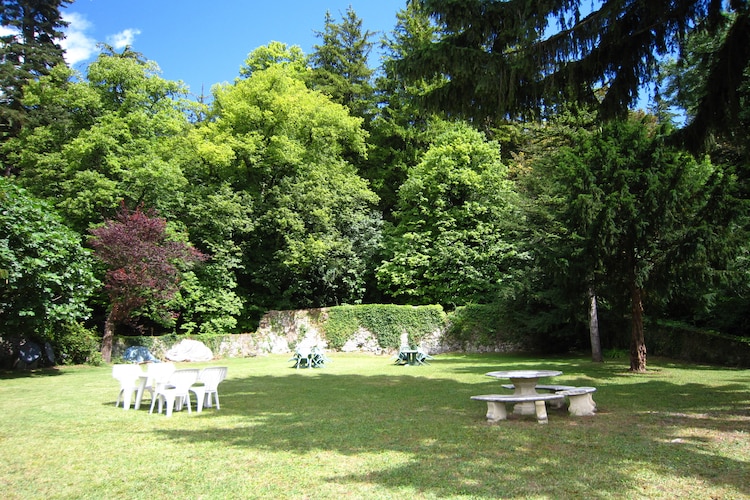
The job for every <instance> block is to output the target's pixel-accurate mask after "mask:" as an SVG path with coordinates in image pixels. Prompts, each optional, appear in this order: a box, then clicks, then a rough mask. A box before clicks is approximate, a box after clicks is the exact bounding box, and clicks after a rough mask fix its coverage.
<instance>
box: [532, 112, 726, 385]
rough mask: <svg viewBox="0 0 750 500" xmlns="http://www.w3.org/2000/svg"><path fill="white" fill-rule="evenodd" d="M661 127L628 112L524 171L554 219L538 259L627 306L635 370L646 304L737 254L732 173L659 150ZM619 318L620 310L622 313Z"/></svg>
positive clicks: (705, 278)
mask: <svg viewBox="0 0 750 500" xmlns="http://www.w3.org/2000/svg"><path fill="white" fill-rule="evenodd" d="M667 132H668V131H667V130H664V129H663V128H662V127H658V126H656V125H655V124H654V122H653V118H650V117H644V116H638V115H636V116H633V117H631V118H630V119H629V120H627V121H620V120H615V121H612V122H610V123H607V124H606V125H604V126H603V127H601V128H597V129H595V130H592V131H588V130H583V129H580V130H578V131H573V133H571V135H570V136H569V138H568V144H567V145H562V146H559V147H557V148H555V149H554V150H551V151H550V153H549V154H548V155H546V156H545V157H543V158H541V159H540V160H539V161H538V162H537V163H536V165H535V170H534V172H533V173H532V174H531V175H533V176H537V177H539V178H540V179H543V180H542V181H541V182H543V183H545V184H547V186H548V188H547V191H546V192H544V197H540V199H543V200H544V203H546V204H548V205H549V206H551V207H553V209H552V210H553V212H555V213H556V215H555V216H554V221H553V223H552V224H548V225H550V226H557V227H558V228H559V230H558V231H557V233H556V234H552V233H551V234H550V235H549V236H548V237H547V238H546V240H545V241H546V243H547V244H546V245H544V246H542V248H541V249H540V254H542V256H543V258H544V259H546V262H547V263H548V265H547V266H546V269H547V270H548V272H550V273H554V274H556V275H557V276H559V280H560V281H561V282H564V285H565V286H566V287H567V289H568V290H569V291H572V292H573V293H577V294H578V296H585V295H586V294H587V293H588V292H589V290H594V291H595V292H596V294H597V295H598V296H602V297H606V298H607V299H608V300H609V302H610V303H619V304H629V315H630V319H631V358H630V368H631V370H633V371H638V372H640V371H645V369H646V344H645V337H644V314H645V312H646V310H647V305H651V306H653V307H656V306H659V305H661V304H664V303H668V302H669V301H670V299H672V298H673V297H674V296H675V294H676V293H677V292H678V291H679V290H680V289H681V288H685V287H693V286H696V285H697V284H704V285H708V287H709V288H710V285H711V283H712V281H713V280H714V279H715V278H716V276H717V272H716V270H717V269H726V265H727V262H728V261H729V260H730V259H731V256H732V255H734V254H735V253H736V251H737V243H738V241H737V238H734V237H733V236H732V235H733V233H734V232H735V230H736V221H737V219H736V217H737V215H738V214H739V213H740V210H738V207H737V206H736V200H735V199H734V195H735V194H736V193H735V191H734V190H735V187H736V186H735V184H734V180H733V179H732V176H731V175H729V174H728V172H727V171H726V170H725V169H723V168H721V167H720V166H717V165H714V164H712V163H711V162H710V161H708V160H707V159H703V160H701V161H698V160H696V159H695V158H693V157H692V156H691V155H689V154H687V153H685V152H683V151H680V150H678V149H676V148H674V147H670V146H669V145H668V144H665V136H666V134H667ZM623 312H624V311H623Z"/></svg>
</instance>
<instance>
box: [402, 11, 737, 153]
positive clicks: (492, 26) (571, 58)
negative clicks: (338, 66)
mask: <svg viewBox="0 0 750 500" xmlns="http://www.w3.org/2000/svg"><path fill="white" fill-rule="evenodd" d="M421 3H422V4H423V6H424V7H425V9H426V10H427V11H428V12H429V13H430V14H431V16H432V18H433V20H434V21H436V23H437V25H438V27H439V29H440V31H441V37H440V39H439V40H438V41H436V42H434V43H430V44H426V45H424V46H423V47H421V48H420V49H418V50H416V51H413V52H412V53H411V55H409V56H408V57H405V58H404V59H402V60H401V61H400V64H399V65H398V69H399V73H400V74H401V75H402V76H404V77H407V78H411V79H413V78H423V77H425V76H435V75H440V76H443V77H445V80H444V84H443V85H441V86H440V87H437V88H435V89H432V90H431V91H430V92H429V94H427V96H426V99H425V102H426V103H427V104H428V105H430V106H431V107H434V108H437V109H440V110H442V111H448V112H450V113H453V114H461V115H464V116H467V117H470V118H473V119H477V120H480V119H492V120H494V121H498V120H501V119H507V118H510V119H517V118H524V119H525V118H533V117H538V116H540V115H542V114H545V113H549V112H550V111H554V110H555V109H556V107H557V106H558V105H559V104H560V103H564V102H569V101H574V102H578V103H581V104H583V103H586V104H593V105H596V106H597V107H598V108H599V111H600V116H601V117H602V118H605V119H606V118H612V117H620V118H623V117H625V116H626V115H627V111H628V109H629V108H630V107H632V106H633V105H634V104H635V103H636V102H637V101H638V99H639V98H640V91H641V89H642V88H643V86H644V85H646V84H649V83H652V82H653V81H654V79H655V78H656V76H657V75H658V72H659V67H660V65H661V63H662V59H663V57H664V56H666V55H668V54H670V53H673V52H675V51H678V50H679V48H680V42H681V41H682V40H683V39H684V38H685V36H686V35H687V34H688V33H691V32H695V31H705V32H706V33H709V34H717V36H718V33H720V32H721V33H726V35H725V36H724V35H722V36H724V38H723V41H722V43H719V44H717V45H716V46H715V48H714V50H713V52H712V54H711V57H710V61H711V62H710V65H708V67H707V68H706V82H707V83H708V85H707V87H706V90H705V92H703V93H702V94H701V95H700V98H699V103H698V105H697V106H696V112H695V115H694V119H693V120H692V121H691V122H690V123H689V124H688V126H687V127H686V128H685V130H684V131H683V133H682V134H681V135H682V136H683V137H684V138H685V139H686V141H685V142H686V143H687V144H696V143H698V144H700V143H701V142H702V141H703V140H704V139H706V138H707V137H708V136H710V135H711V134H712V133H716V132H719V133H721V132H723V131H725V130H727V128H729V127H731V126H732V124H733V123H735V122H736V120H737V115H738V113H737V110H739V109H741V108H742V106H741V97H740V96H741V93H740V92H739V91H738V89H740V87H741V86H742V85H743V84H746V82H747V79H748V75H749V74H750V72H749V71H748V67H749V65H750V64H749V63H750V2H748V0H731V1H729V2H721V1H716V0H712V1H708V0H674V1H672V2H654V1H652V0H629V1H624V0H603V1H600V2H595V3H593V4H592V3H590V2H585V1H582V0H550V1H544V2H541V1H540V2H529V1H528V0H507V1H503V2H497V1H490V0H421ZM726 13H731V14H732V15H731V16H727V15H724V14H726Z"/></svg>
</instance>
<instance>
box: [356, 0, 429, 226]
mask: <svg viewBox="0 0 750 500" xmlns="http://www.w3.org/2000/svg"><path fill="white" fill-rule="evenodd" d="M396 18H397V22H396V27H395V28H394V29H393V31H392V32H391V33H389V34H387V35H385V36H383V38H382V40H381V48H382V49H383V57H382V61H383V62H382V65H381V69H380V72H379V76H378V78H377V79H376V80H375V92H376V98H377V102H378V103H377V113H376V115H375V119H374V120H373V121H372V123H371V125H370V139H369V142H370V143H371V144H372V145H373V147H372V148H371V149H370V151H369V152H368V155H367V159H366V160H365V161H364V162H363V163H362V164H361V165H360V172H361V173H362V175H363V176H364V177H366V178H367V179H368V180H369V181H370V185H371V186H372V187H373V190H374V191H375V192H376V193H377V194H378V196H379V197H380V209H381V211H382V212H383V216H384V217H385V218H386V220H391V219H392V217H391V214H392V212H393V211H394V210H395V209H396V204H397V198H398V194H397V193H398V189H399V187H400V186H401V184H403V182H404V181H405V180H406V175H407V171H408V169H409V168H410V167H413V166H415V165H416V164H417V163H418V162H419V156H420V155H421V154H422V152H423V151H424V150H425V149H427V147H428V146H429V143H430V141H431V140H432V137H431V136H430V133H429V132H428V129H429V123H430V118H431V116H432V114H431V113H427V112H424V111H423V110H422V109H421V108H420V107H419V106H418V102H417V100H418V98H419V96H420V95H421V94H422V93H423V92H424V91H425V89H427V88H429V86H430V85H431V83H430V82H428V81H426V80H425V81H418V82H413V83H411V84H407V83H405V82H404V81H403V80H402V79H400V78H398V75H396V73H395V71H394V68H393V64H394V62H395V61H397V60H399V59H401V58H403V57H405V56H406V55H407V54H409V53H410V51H412V50H413V49H414V48H415V47H419V46H421V44H423V43H429V42H431V41H433V40H434V39H435V36H436V34H435V28H434V26H432V24H431V23H430V20H429V18H428V17H427V15H426V14H425V13H424V11H423V10H422V9H421V8H420V6H419V3H418V2H409V3H408V4H407V6H406V8H405V9H403V10H401V11H399V12H398V13H397V14H396Z"/></svg>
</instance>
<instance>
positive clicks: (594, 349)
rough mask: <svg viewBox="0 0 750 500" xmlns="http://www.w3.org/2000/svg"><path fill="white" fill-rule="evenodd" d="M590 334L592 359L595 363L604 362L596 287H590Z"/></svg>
mask: <svg viewBox="0 0 750 500" xmlns="http://www.w3.org/2000/svg"><path fill="white" fill-rule="evenodd" d="M589 335H590V336H591V361H594V362H595V363H602V362H604V357H603V356H602V344H601V339H600V338H599V314H598V312H597V306H596V292H595V291H594V287H591V288H589Z"/></svg>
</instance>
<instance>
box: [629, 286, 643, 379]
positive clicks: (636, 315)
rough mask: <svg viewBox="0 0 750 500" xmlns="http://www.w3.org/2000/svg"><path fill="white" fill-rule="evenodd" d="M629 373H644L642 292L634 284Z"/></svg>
mask: <svg viewBox="0 0 750 500" xmlns="http://www.w3.org/2000/svg"><path fill="white" fill-rule="evenodd" d="M630 311H631V314H630V324H631V326H630V332H631V337H630V371H633V372H645V371H646V342H645V340H644V335H643V290H642V289H641V288H640V287H639V286H637V285H636V284H635V283H633V284H632V285H631V290H630Z"/></svg>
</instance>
